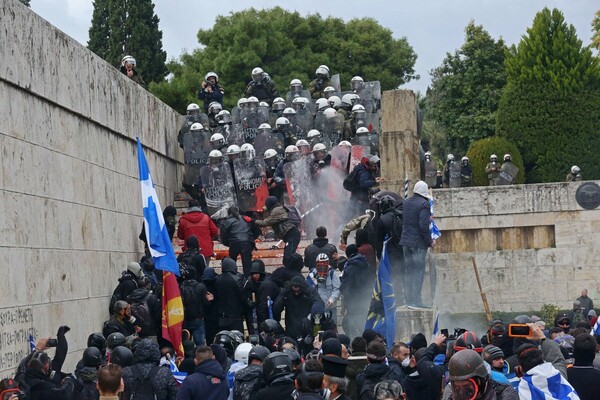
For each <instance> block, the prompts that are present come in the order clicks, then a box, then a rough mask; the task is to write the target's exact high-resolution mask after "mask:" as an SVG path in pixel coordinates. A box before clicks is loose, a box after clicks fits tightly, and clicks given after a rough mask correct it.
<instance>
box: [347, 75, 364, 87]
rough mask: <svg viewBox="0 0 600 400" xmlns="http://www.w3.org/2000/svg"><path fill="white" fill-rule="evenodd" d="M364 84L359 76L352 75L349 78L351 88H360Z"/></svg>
mask: <svg viewBox="0 0 600 400" xmlns="http://www.w3.org/2000/svg"><path fill="white" fill-rule="evenodd" d="M364 86H365V80H364V79H363V78H362V77H360V76H353V77H352V79H351V80H350V87H351V88H352V90H358V89H362V88H363V87H364Z"/></svg>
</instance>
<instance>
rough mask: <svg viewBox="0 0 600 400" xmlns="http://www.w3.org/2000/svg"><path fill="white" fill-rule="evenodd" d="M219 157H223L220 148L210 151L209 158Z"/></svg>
mask: <svg viewBox="0 0 600 400" xmlns="http://www.w3.org/2000/svg"><path fill="white" fill-rule="evenodd" d="M219 157H223V153H221V152H220V151H219V150H213V151H211V152H210V153H208V158H219Z"/></svg>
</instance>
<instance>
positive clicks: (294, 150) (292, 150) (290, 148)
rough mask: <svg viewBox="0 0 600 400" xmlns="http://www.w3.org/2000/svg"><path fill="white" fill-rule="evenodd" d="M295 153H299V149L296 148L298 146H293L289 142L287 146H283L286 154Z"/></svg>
mask: <svg viewBox="0 0 600 400" xmlns="http://www.w3.org/2000/svg"><path fill="white" fill-rule="evenodd" d="M295 153H300V149H299V148H298V146H294V145H293V144H290V145H289V146H288V147H286V148H285V155H286V156H287V155H288V154H295Z"/></svg>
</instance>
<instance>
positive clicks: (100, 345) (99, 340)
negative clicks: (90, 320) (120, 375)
mask: <svg viewBox="0 0 600 400" xmlns="http://www.w3.org/2000/svg"><path fill="white" fill-rule="evenodd" d="M87 346H88V347H95V348H97V349H98V350H100V351H101V352H102V353H104V352H105V351H106V338H105V337H104V336H103V335H102V334H101V333H100V332H94V333H92V334H90V336H88V339H87Z"/></svg>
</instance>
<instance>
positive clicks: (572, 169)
mask: <svg viewBox="0 0 600 400" xmlns="http://www.w3.org/2000/svg"><path fill="white" fill-rule="evenodd" d="M579 171H581V169H580V168H579V167H578V166H577V165H573V166H572V167H571V173H572V174H578V173H579Z"/></svg>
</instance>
